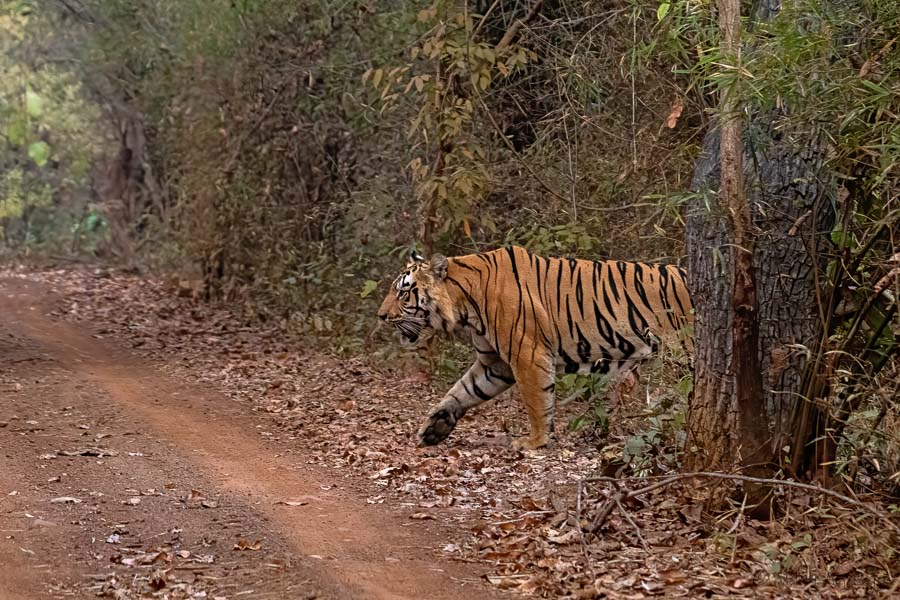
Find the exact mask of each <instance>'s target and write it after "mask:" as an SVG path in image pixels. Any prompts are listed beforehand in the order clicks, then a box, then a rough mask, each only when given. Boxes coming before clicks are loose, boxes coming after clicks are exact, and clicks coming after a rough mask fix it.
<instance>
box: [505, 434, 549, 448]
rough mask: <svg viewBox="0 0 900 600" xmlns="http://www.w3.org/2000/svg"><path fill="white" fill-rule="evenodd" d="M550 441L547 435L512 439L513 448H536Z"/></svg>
mask: <svg viewBox="0 0 900 600" xmlns="http://www.w3.org/2000/svg"><path fill="white" fill-rule="evenodd" d="M549 443H550V438H549V437H548V436H547V435H540V436H529V437H523V438H516V439H514V440H513V441H512V448H513V450H537V449H538V448H543V447H544V446H546V445H547V444H549Z"/></svg>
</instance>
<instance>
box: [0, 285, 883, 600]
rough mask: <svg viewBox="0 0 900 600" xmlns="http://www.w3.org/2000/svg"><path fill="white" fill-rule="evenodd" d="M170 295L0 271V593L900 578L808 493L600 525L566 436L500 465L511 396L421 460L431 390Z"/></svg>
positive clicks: (166, 593)
mask: <svg viewBox="0 0 900 600" xmlns="http://www.w3.org/2000/svg"><path fill="white" fill-rule="evenodd" d="M177 291H178V288H177V286H176V287H173V286H171V285H170V284H168V283H166V282H165V281H161V280H153V279H142V278H139V277H136V276H133V275H126V274H122V273H119V272H115V271H111V270H107V269H86V268H84V269H67V270H47V269H44V270H28V269H24V268H16V269H8V270H6V271H3V272H0V449H2V452H0V532H2V538H0V564H2V565H3V567H4V568H3V569H0V597H3V598H11V599H20V598H21V599H25V598H65V597H76V598H82V597H94V596H105V597H112V598H145V597H159V598H229V599H231V598H243V597H247V598H365V599H368V598H373V599H376V598H386V599H387V598H390V599H394V598H396V599H401V598H408V599H415V598H448V599H449V598H493V597H498V598H500V597H513V596H514V595H515V596H518V595H522V594H533V595H539V596H543V597H572V598H634V599H638V598H647V597H666V598H669V597H690V598H694V597H705V598H713V597H721V598H725V597H740V596H747V597H759V598H823V597H829V598H875V597H878V596H884V597H890V596H891V594H893V593H895V592H896V591H897V588H898V585H900V579H898V575H900V564H898V562H897V556H896V549H895V548H896V539H897V538H896V535H895V534H893V533H892V532H891V528H890V527H884V526H883V523H882V524H881V525H879V524H878V522H877V519H876V520H875V521H873V520H872V519H871V518H869V517H867V516H866V515H865V514H862V515H860V514H859V512H858V511H857V512H853V511H851V509H850V508H848V507H843V506H840V505H834V504H825V503H824V501H823V499H822V498H820V497H818V496H816V495H814V494H813V495H811V494H808V493H807V494H790V495H789V497H786V498H785V499H784V502H785V504H786V505H787V506H788V508H789V509H790V510H792V511H793V512H792V513H791V514H790V518H789V519H782V520H780V521H775V522H770V523H763V522H758V521H754V520H752V519H749V518H747V517H746V516H745V515H744V514H743V511H740V510H735V511H733V512H731V513H725V514H724V515H723V514H719V515H712V516H711V515H706V514H705V513H704V511H703V510H702V507H701V506H700V505H697V504H692V496H693V494H692V493H691V492H692V490H691V488H690V487H689V486H685V485H672V486H666V487H661V488H659V489H658V490H656V491H654V492H652V493H648V494H646V495H643V496H641V497H640V498H634V499H631V500H630V501H623V502H622V504H621V505H619V506H618V508H617V509H616V510H613V511H612V512H611V513H609V514H607V515H606V516H603V517H602V518H600V519H598V516H600V513H602V511H603V507H604V506H607V505H608V501H609V499H610V498H611V496H610V495H609V493H608V490H604V488H603V486H602V485H601V484H599V483H589V482H588V481H587V480H586V479H585V478H586V477H588V476H590V475H594V474H597V473H598V472H601V471H602V470H603V467H604V465H605V464H607V463H608V462H609V460H608V459H609V458H610V457H609V456H607V455H606V454H605V453H604V452H602V451H599V450H598V444H597V443H596V439H595V438H594V437H592V435H591V434H590V433H584V432H580V433H567V432H561V433H560V434H559V435H558V439H557V441H556V442H555V443H554V444H553V445H552V446H551V447H550V448H548V449H546V450H542V451H536V452H528V453H524V454H523V453H518V452H515V451H513V450H511V449H510V447H509V436H510V435H519V434H521V433H523V427H524V416H523V415H522V414H521V413H522V411H521V409H520V408H519V407H518V405H517V403H516V402H515V399H514V397H513V396H511V395H509V394H508V395H506V396H505V397H503V398H501V399H499V400H497V401H494V402H492V403H489V405H487V406H483V407H479V409H478V410H477V411H476V412H475V413H474V414H472V415H471V417H469V416H467V418H466V419H465V420H464V421H463V422H462V423H461V424H460V425H459V427H458V428H457V430H456V432H455V433H454V434H453V436H451V438H450V439H449V440H448V441H447V442H445V443H444V444H442V445H439V446H436V447H433V448H417V447H415V445H414V444H413V442H412V434H413V432H414V431H415V429H416V428H417V425H418V422H419V420H420V418H421V416H422V415H423V414H424V412H425V410H426V409H427V407H428V406H429V405H430V404H432V403H433V402H435V401H436V400H437V399H438V398H439V397H440V395H441V391H442V388H443V386H435V387H432V386H431V385H430V384H429V383H428V382H427V381H423V380H422V378H418V377H414V376H413V377H407V378H406V379H403V380H400V379H398V376H397V374H396V373H392V372H389V371H386V370H382V369H378V368H375V366H373V365H371V364H370V363H371V361H366V360H364V359H363V358H357V359H340V358H336V357H333V356H329V355H325V354H321V353H317V352H315V351H313V350H310V349H306V348H302V347H297V346H296V345H290V344H287V343H285V341H284V340H283V339H282V336H280V335H279V333H278V331H277V329H274V328H265V327H257V326H251V325H247V324H246V323H244V322H242V321H240V320H239V319H238V318H236V317H235V316H234V315H233V314H231V313H229V312H228V311H227V310H225V309H224V308H221V307H220V308H215V307H211V306H208V305H203V304H200V303H198V302H196V301H194V300H192V299H191V298H189V297H182V296H181V295H179V294H178V293H177ZM599 447H600V448H607V447H608V444H607V445H601V446H599ZM604 494H606V495H604ZM873 510H875V509H874V508H873ZM789 512H790V511H789ZM592 524H597V528H596V535H589V534H586V533H585V530H586V529H590V526H591V525H592Z"/></svg>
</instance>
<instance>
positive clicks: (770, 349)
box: [686, 2, 835, 469]
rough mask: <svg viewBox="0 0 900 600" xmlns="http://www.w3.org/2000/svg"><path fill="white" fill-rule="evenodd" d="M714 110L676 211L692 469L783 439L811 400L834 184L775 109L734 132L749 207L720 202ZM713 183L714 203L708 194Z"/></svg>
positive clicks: (820, 156)
mask: <svg viewBox="0 0 900 600" xmlns="http://www.w3.org/2000/svg"><path fill="white" fill-rule="evenodd" d="M722 4H723V2H720V10H721V5H722ZM763 4H766V3H765V2H764V3H763ZM767 6H768V5H766V6H763V7H762V8H763V9H766V8H767ZM770 12H771V11H770ZM766 14H768V13H766ZM720 16H721V14H720ZM769 16H770V15H769ZM724 102H725V99H723V109H724V108H726V106H724ZM722 112H723V114H722V116H721V117H720V120H719V131H713V132H711V133H709V134H708V135H707V136H706V139H705V140H704V152H703V155H702V156H701V158H700V160H699V161H698V163H697V167H696V169H695V172H694V180H693V183H692V188H693V190H694V191H696V192H699V194H698V197H697V199H696V200H694V201H693V202H691V203H690V204H689V206H688V210H687V215H686V225H687V242H688V273H689V278H690V285H691V291H692V294H693V297H694V304H695V310H696V313H697V321H696V324H695V332H696V335H695V337H696V357H695V365H696V367H695V369H696V370H695V375H694V380H695V384H694V397H693V398H692V399H691V403H690V419H689V442H688V447H687V450H688V456H687V463H688V467H689V468H693V469H700V468H706V469H710V468H712V469H727V468H731V467H734V466H736V465H735V460H736V459H738V458H740V462H742V463H743V466H745V467H746V466H748V465H761V464H763V463H765V462H767V461H769V460H771V459H772V458H773V457H775V456H776V455H777V453H778V452H779V451H780V450H781V448H783V447H784V445H785V444H788V443H790V438H791V433H792V432H793V431H794V430H795V429H796V427H797V425H798V421H799V419H798V415H799V413H800V412H801V411H800V410H798V409H799V408H802V407H806V408H807V412H809V410H808V409H809V408H810V406H811V405H810V404H808V403H806V401H805V399H804V398H803V397H802V391H803V389H804V381H805V379H804V378H805V376H806V366H807V365H806V362H807V357H808V356H809V355H810V354H814V353H815V349H816V347H817V345H818V342H819V340H820V339H821V335H822V331H823V320H822V318H821V314H822V309H821V308H820V302H826V303H827V299H825V300H821V299H820V298H819V291H820V290H821V289H822V287H823V286H822V282H821V281H819V280H818V275H819V274H820V273H822V272H823V271H824V270H823V269H822V267H824V262H823V253H822V252H821V251H822V249H823V242H822V239H823V238H822V232H827V231H829V227H830V223H831V222H832V220H833V210H832V199H833V197H834V187H835V186H834V183H833V180H832V178H831V176H830V175H829V172H828V170H827V169H826V167H825V152H824V144H823V143H821V142H820V141H819V140H817V139H815V138H814V137H812V136H811V135H810V134H809V133H808V132H802V131H789V130H786V129H785V127H784V125H785V123H784V119H783V117H784V114H783V113H778V112H775V111H769V112H765V113H755V114H753V115H752V116H751V117H750V119H749V122H748V123H747V125H746V127H745V128H744V129H743V135H742V136H741V137H742V138H743V146H744V148H743V152H742V158H743V169H742V173H743V175H744V180H745V181H744V191H745V192H746V196H747V202H746V203H745V204H744V205H743V206H744V207H745V208H746V210H747V211H749V212H748V213H743V215H740V214H738V213H737V212H735V210H733V209H732V210H731V211H729V207H728V205H727V204H726V203H725V196H726V191H727V190H728V189H729V187H728V186H729V185H730V180H729V178H727V177H726V176H725V173H724V169H726V164H725V163H728V164H732V165H733V164H734V161H733V160H730V161H727V160H726V157H727V154H728V153H727V151H726V146H730V145H732V144H733V143H734V142H733V141H731V142H729V141H728V136H730V135H732V133H731V132H729V130H728V125H729V122H728V121H729V120H728V118H727V117H728V116H729V115H728V113H727V112H726V111H724V110H723V111H722ZM720 157H721V161H722V162H723V164H722V165H720ZM720 181H721V184H720ZM716 188H719V193H720V196H721V198H722V201H721V202H720V203H716V202H715V201H714V199H713V196H712V195H711V193H710V190H716ZM734 206H737V205H734ZM748 215H749V217H750V219H751V220H752V221H751V224H750V225H749V227H746V228H745V229H743V230H742V228H744V227H745V226H746V225H747V217H748ZM740 216H742V217H743V219H737V217H740ZM734 226H737V228H735V227H734ZM733 234H734V238H732V235H733ZM732 274H734V276H735V278H732ZM754 295H756V298H754ZM754 317H757V318H758V323H757V324H758V335H756V332H754V330H753V323H752V321H753V319H754ZM754 337H755V338H756V339H753V338H754ZM754 349H755V350H754ZM808 349H809V350H808ZM811 416H812V419H811V420H810V422H809V423H807V427H808V430H809V431H812V427H813V425H814V421H815V420H816V419H817V417H816V415H811ZM804 439H809V437H808V436H807V437H805V438H804Z"/></svg>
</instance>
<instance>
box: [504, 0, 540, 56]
mask: <svg viewBox="0 0 900 600" xmlns="http://www.w3.org/2000/svg"><path fill="white" fill-rule="evenodd" d="M543 5H544V0H537V2H535V3H534V6H532V7H531V10H530V11H528V14H527V15H525V18H524V19H518V20H516V22H515V23H513V24H512V25H511V26H510V28H509V29H507V30H506V33H504V34H503V38H502V39H501V40H500V42H499V43H498V44H497V45H496V46H495V47H494V52H497V53H500V52H502V51H503V50H506V48H507V47H508V46H509V45H510V44H511V43H512V41H513V39H515V37H516V35H518V33H519V30H520V29H522V27H524V26H525V25H526V24H527V23H528V22H529V21H531V20H532V19H533V18H534V17H535V16H536V15H537V14H538V11H540V10H541V7H542V6H543Z"/></svg>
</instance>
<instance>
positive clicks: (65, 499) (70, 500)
mask: <svg viewBox="0 0 900 600" xmlns="http://www.w3.org/2000/svg"><path fill="white" fill-rule="evenodd" d="M50 504H81V500H80V499H78V498H75V497H73V496H60V497H59V498H54V499H52V500H51V501H50Z"/></svg>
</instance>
